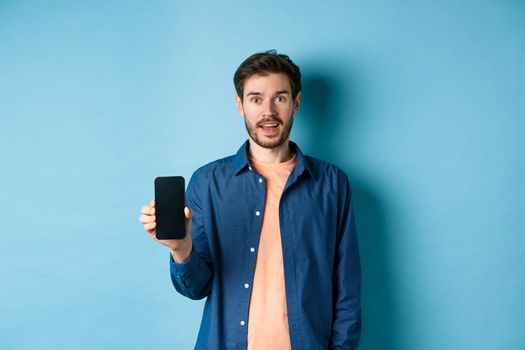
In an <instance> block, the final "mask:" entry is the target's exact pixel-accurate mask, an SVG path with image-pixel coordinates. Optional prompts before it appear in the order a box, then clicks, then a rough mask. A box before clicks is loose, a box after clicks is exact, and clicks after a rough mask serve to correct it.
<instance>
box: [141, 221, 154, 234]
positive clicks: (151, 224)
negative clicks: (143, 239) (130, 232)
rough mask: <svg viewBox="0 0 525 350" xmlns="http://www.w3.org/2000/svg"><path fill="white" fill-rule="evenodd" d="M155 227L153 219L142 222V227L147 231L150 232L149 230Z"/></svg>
mask: <svg viewBox="0 0 525 350" xmlns="http://www.w3.org/2000/svg"><path fill="white" fill-rule="evenodd" d="M155 227H157V223H156V222H155V221H153V222H149V223H147V224H144V229H145V230H146V231H148V232H149V233H151V232H150V231H153V230H155Z"/></svg>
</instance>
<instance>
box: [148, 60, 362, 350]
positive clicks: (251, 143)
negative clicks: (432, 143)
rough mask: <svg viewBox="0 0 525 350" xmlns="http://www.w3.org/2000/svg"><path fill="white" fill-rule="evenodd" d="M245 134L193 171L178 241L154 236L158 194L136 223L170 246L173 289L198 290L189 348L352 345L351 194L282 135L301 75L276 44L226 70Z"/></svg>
mask: <svg viewBox="0 0 525 350" xmlns="http://www.w3.org/2000/svg"><path fill="white" fill-rule="evenodd" d="M234 84H235V88H236V92H237V94H236V96H235V103H236V105H237V110H238V112H239V114H240V115H241V116H242V117H244V122H245V126H246V130H247V131H248V136H249V138H248V141H246V142H245V143H244V144H243V145H242V146H241V148H240V149H239V150H238V152H237V154H235V155H232V156H229V157H226V158H222V159H218V160H216V161H213V162H211V163H208V164H206V165H204V166H202V167H201V168H199V169H197V170H196V171H195V173H194V174H193V175H192V177H191V180H190V182H189V184H188V189H187V208H185V215H186V230H187V234H186V237H185V238H184V239H182V240H157V239H156V237H155V202H154V201H151V202H150V205H149V206H144V207H143V208H142V215H141V216H140V221H141V222H142V223H143V224H144V228H145V229H146V231H147V232H148V233H149V234H150V236H151V237H152V238H153V239H155V240H157V241H158V242H159V243H161V244H164V245H166V246H167V247H169V248H170V252H171V254H170V271H171V278H172V281H173V285H174V287H175V289H176V290H177V291H178V292H179V293H181V294H182V295H185V296H187V297H189V298H191V299H202V298H204V297H206V298H207V299H206V303H205V306H204V313H203V319H202V322H201V326H200V330H199V335H198V339H197V343H196V346H195V348H196V349H250V350H259V349H262V350H281V349H294V350H295V349H304V350H306V349H357V345H358V342H359V337H360V331H361V309H360V289H361V271H360V260H359V250H358V242H357V234H356V229H355V222H354V215H353V207H352V194H351V189H350V185H349V182H348V178H347V176H346V174H345V173H344V172H343V171H342V170H340V169H339V168H338V167H336V166H335V165H332V164H329V163H327V162H325V161H322V160H319V159H316V158H313V157H309V156H306V155H303V153H302V152H301V150H300V149H299V147H298V146H297V144H295V143H294V142H292V141H290V140H289V137H290V131H291V129H292V124H293V118H294V116H295V114H296V113H297V111H298V109H299V105H300V100H301V73H300V70H299V67H297V66H296V65H295V64H294V63H293V62H292V61H291V60H290V58H289V57H288V56H286V55H282V54H277V53H276V52H275V51H273V50H272V51H268V52H265V53H259V54H255V55H252V56H250V57H249V58H247V59H246V60H245V61H244V62H243V63H242V64H241V65H240V66H239V68H238V69H237V71H236V72H235V75H234Z"/></svg>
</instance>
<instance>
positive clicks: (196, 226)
mask: <svg viewBox="0 0 525 350" xmlns="http://www.w3.org/2000/svg"><path fill="white" fill-rule="evenodd" d="M196 174H197V173H195V174H193V176H192V178H191V180H190V182H189V184H188V190H187V197H186V198H187V205H188V207H189V208H190V210H191V213H192V218H191V225H190V229H189V231H190V234H191V241H192V246H191V253H190V255H189V257H187V258H186V259H185V260H184V261H182V262H180V263H179V262H175V261H174V260H173V258H174V253H173V252H171V254H170V273H171V281H172V283H173V286H174V287H175V289H176V290H177V292H179V293H180V294H182V295H184V296H186V297H188V298H190V299H194V300H197V299H202V298H204V297H206V296H207V295H208V294H209V293H210V290H211V284H212V279H213V270H212V261H211V257H210V253H209V248H208V242H207V238H206V233H205V231H204V219H203V209H202V208H203V207H202V202H201V200H200V198H199V193H200V191H201V189H202V187H199V186H198V181H197V176H196ZM175 259H177V261H179V259H178V256H177V255H175Z"/></svg>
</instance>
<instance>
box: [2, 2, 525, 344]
mask: <svg viewBox="0 0 525 350" xmlns="http://www.w3.org/2000/svg"><path fill="white" fill-rule="evenodd" d="M273 48H275V49H277V50H278V51H280V52H284V53H287V54H289V55H290V56H291V57H292V59H294V61H295V62H296V63H297V64H298V65H299V66H300V67H301V69H302V71H303V74H304V81H303V82H304V88H303V105H302V106H301V110H300V112H299V114H298V115H297V118H296V122H295V124H294V130H293V132H292V140H294V141H296V142H298V143H299V145H300V146H301V147H302V149H303V151H304V152H305V153H307V154H310V155H313V156H317V157H320V158H323V159H325V160H328V161H330V162H332V163H335V164H337V165H339V166H340V167H341V168H342V169H344V170H345V171H346V172H347V174H348V175H349V178H350V181H351V184H352V188H353V191H354V195H355V210H356V218H357V225H358V230H359V239H360V247H361V252H362V261H363V278H364V279H363V282H364V285H363V312H364V313H363V321H364V328H363V337H362V347H361V349H363V350H382V349H385V350H386V349H388V350H422V349H424V350H438V349H439V350H442V349H448V350H464V349H479V350H483V349H487V350H488V349H491V350H492V349H505V350H518V349H524V348H525V298H524V295H525V279H524V277H523V276H524V275H525V274H524V271H525V237H524V234H525V230H524V227H525V210H524V209H525V205H524V199H525V185H524V179H525V153H524V149H525V98H524V97H525V96H524V91H525V64H524V62H525V2H524V1H518V0H515V1H510V0H509V1H495V0H494V1H490V0H483V1H401V0H398V1H367V2H360V1H339V2H329V1H328V2H318V1H316V2H314V1H289V2H283V1H276V0H267V1H251V2H247V1H208V2H202V1H191V2H190V1H84V2H80V1H76V2H74V1H23V0H20V1H16V0H2V1H0V149H1V152H0V166H1V176H0V198H1V203H2V204H1V205H2V207H1V211H0V221H1V233H2V236H1V243H0V259H1V264H0V281H1V282H0V283H1V288H0V349H114V348H117V347H122V348H128V349H169V348H171V349H191V348H193V345H194V342H195V339H196V334H197V331H198V326H199V322H200V318H201V313H202V307H203V301H191V300H189V299H185V298H184V297H182V296H180V295H178V294H177V293H176V292H175V291H174V289H173V288H172V286H171V282H170V279H169V271H168V252H167V250H166V249H165V248H164V247H162V246H160V245H158V244H156V243H154V242H153V241H152V240H151V239H150V238H149V237H148V235H147V234H146V233H145V232H144V230H143V228H142V225H141V224H140V223H139V222H138V216H139V210H140V207H141V206H142V205H143V204H145V203H147V202H148V201H149V200H150V199H151V198H152V197H153V179H154V177H155V176H159V175H183V176H185V177H186V178H187V179H189V177H190V176H191V174H192V172H193V171H194V170H195V169H196V168H197V167H198V166H200V165H203V164H205V163H207V162H209V161H211V160H214V159H217V158H220V157H224V156H226V155H230V154H232V153H234V152H235V151H236V150H237V148H238V147H239V146H240V145H241V143H242V142H244V141H245V139H246V137H247V135H246V131H245V129H244V125H243V120H242V118H240V117H239V116H238V114H237V112H236V110H235V106H234V103H233V97H234V89H233V84H232V77H233V73H234V71H235V69H236V68H237V66H238V65H239V64H240V62H241V61H242V60H243V59H244V58H246V57H247V56H248V55H250V54H252V53H254V52H258V51H261V50H267V49H273Z"/></svg>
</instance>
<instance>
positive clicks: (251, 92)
mask: <svg viewBox="0 0 525 350" xmlns="http://www.w3.org/2000/svg"><path fill="white" fill-rule="evenodd" d="M284 94H290V91H288V90H279V91H276V92H275V95H284ZM258 95H262V93H260V92H259V91H250V92H248V93H247V94H246V96H258Z"/></svg>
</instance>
